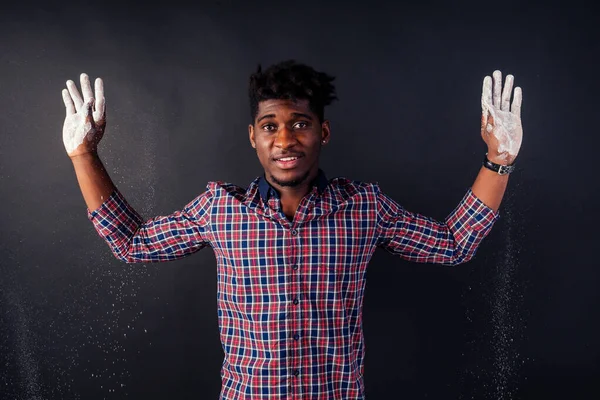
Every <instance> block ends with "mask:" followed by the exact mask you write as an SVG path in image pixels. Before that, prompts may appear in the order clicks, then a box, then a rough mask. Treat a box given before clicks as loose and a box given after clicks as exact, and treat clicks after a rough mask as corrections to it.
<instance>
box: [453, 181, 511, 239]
mask: <svg viewBox="0 0 600 400" xmlns="http://www.w3.org/2000/svg"><path fill="white" fill-rule="evenodd" d="M499 218H500V213H499V212H497V211H494V210H492V209H491V208H490V207H488V206H486V205H485V204H484V203H483V201H481V200H480V199H479V198H478V197H477V196H475V194H474V193H473V191H472V190H471V189H470V188H469V190H468V191H467V193H466V194H465V196H464V197H463V199H462V201H461V202H460V203H459V205H458V207H456V209H455V210H454V211H453V212H452V213H451V214H450V215H449V216H448V218H446V222H447V224H448V226H460V227H467V228H470V229H472V230H474V231H477V232H484V231H487V230H489V229H491V228H492V226H493V225H494V223H495V222H496V221H497V220H498V219H499Z"/></svg>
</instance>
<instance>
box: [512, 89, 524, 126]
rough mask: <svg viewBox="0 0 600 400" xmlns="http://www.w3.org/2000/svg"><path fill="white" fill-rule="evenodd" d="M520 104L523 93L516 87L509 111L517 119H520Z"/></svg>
mask: <svg viewBox="0 0 600 400" xmlns="http://www.w3.org/2000/svg"><path fill="white" fill-rule="evenodd" d="M522 102H523V91H522V90H521V88H520V87H518V86H517V87H516V88H515V96H514V98H513V102H512V107H511V109H510V111H511V112H512V113H513V114H514V115H516V116H517V117H519V118H521V103H522Z"/></svg>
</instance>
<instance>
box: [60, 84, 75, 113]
mask: <svg viewBox="0 0 600 400" xmlns="http://www.w3.org/2000/svg"><path fill="white" fill-rule="evenodd" d="M62 98H63V103H65V108H66V109H67V115H73V114H75V104H73V99H71V95H70V94H69V91H68V90H67V89H63V90H62Z"/></svg>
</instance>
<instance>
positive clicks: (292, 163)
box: [275, 155, 302, 169]
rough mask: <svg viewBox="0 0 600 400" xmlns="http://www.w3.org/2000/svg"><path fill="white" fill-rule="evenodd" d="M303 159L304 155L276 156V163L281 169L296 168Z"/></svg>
mask: <svg viewBox="0 0 600 400" xmlns="http://www.w3.org/2000/svg"><path fill="white" fill-rule="evenodd" d="M301 159H302V156H298V155H296V156H294V155H290V156H284V157H277V158H275V164H277V166H278V167H279V168H281V169H291V168H295V167H296V166H297V165H298V164H299V163H300V160H301Z"/></svg>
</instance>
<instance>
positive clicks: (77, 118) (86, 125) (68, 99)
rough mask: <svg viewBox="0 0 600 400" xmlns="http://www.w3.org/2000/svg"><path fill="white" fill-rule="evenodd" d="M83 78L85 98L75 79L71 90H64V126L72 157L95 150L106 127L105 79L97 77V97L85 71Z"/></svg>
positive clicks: (64, 138)
mask: <svg viewBox="0 0 600 400" xmlns="http://www.w3.org/2000/svg"><path fill="white" fill-rule="evenodd" d="M80 79H81V92H82V93H83V98H82V97H81V95H80V94H79V91H78V90H77V85H75V82H73V81H72V80H68V81H67V89H63V91H62V97H63V102H64V103H65V108H66V111H67V116H66V118H65V123H64V125H63V143H64V145H65V149H66V150H67V154H68V155H69V157H71V158H73V157H77V156H80V155H82V154H86V153H95V152H96V151H97V147H98V143H99V142H100V140H101V139H102V136H103V135H104V128H105V127H106V113H105V106H104V104H105V103H104V83H103V82H102V79H100V78H97V79H96V82H95V92H96V93H95V94H96V95H95V96H94V93H93V92H92V87H91V85H90V78H89V77H88V76H87V75H86V74H81V77H80Z"/></svg>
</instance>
